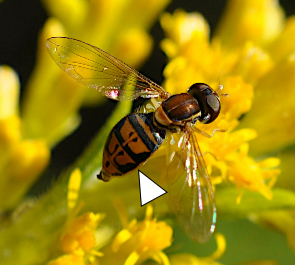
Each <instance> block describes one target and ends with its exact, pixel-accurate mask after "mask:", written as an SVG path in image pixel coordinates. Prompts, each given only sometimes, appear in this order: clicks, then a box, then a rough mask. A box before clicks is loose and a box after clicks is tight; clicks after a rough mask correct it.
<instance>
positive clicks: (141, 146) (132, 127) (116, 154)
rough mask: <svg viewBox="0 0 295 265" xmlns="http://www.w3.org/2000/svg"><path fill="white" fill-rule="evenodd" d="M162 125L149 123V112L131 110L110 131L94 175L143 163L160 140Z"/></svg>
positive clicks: (111, 173) (124, 170) (119, 172)
mask: <svg viewBox="0 0 295 265" xmlns="http://www.w3.org/2000/svg"><path fill="white" fill-rule="evenodd" d="M165 136H166V130H165V129H159V128H157V127H155V126H154V124H153V113H148V114H146V113H131V114H129V115H127V116H126V117H124V118H123V119H122V120H120V121H119V122H118V123H117V124H116V125H115V127H114V128H113V129H112V131H111V132H110V134H109V136H108V139H107V141H106V144H105V148H104V154H103V170H102V172H101V174H103V176H101V174H100V175H99V176H98V178H102V179H103V180H107V179H106V178H108V177H110V176H122V175H124V174H126V173H128V172H130V171H132V170H134V169H136V168H138V167H139V166H140V165H141V164H143V163H144V162H145V161H146V160H147V159H148V158H149V157H150V156H151V155H152V154H153V153H154V152H155V151H156V150H157V149H158V148H159V146H160V145H161V144H162V143H163V141H164V139H165Z"/></svg>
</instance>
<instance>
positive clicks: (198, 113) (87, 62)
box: [46, 37, 221, 242]
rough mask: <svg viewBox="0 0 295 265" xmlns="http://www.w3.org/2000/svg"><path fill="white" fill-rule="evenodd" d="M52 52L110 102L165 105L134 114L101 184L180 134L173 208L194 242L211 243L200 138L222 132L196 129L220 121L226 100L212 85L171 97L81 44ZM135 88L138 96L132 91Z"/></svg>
mask: <svg viewBox="0 0 295 265" xmlns="http://www.w3.org/2000/svg"><path fill="white" fill-rule="evenodd" d="M46 46H47V48H48V51H49V53H50V55H51V57H52V58H53V60H54V61H55V62H56V63H57V65H58V66H59V67H61V69H63V70H64V71H65V72H66V73H67V74H68V75H70V76H71V77H73V78H74V79H75V80H77V81H78V82H80V83H82V84H83V85H86V86H88V87H92V88H95V89H96V90H97V91H98V92H100V93H101V94H103V95H105V96H106V97H108V98H110V99H114V100H118V101H122V100H135V99H137V98H139V97H141V98H150V99H152V100H154V99H153V98H159V99H160V100H161V103H158V106H155V108H154V111H152V112H149V113H131V114H129V115H127V116H126V117H124V118H123V119H121V120H120V121H119V122H118V123H117V124H116V125H115V126H114V128H113V129H112V131H111V132H110V134H109V136H108V138H107V141H106V143H105V148H104V152H103V166H102V170H101V173H100V174H99V175H98V178H99V179H101V180H103V181H109V180H110V179H111V178H113V177H122V176H124V175H125V174H127V173H129V172H130V171H132V170H134V169H136V168H138V167H140V166H141V165H142V164H144V163H145V162H146V161H147V160H148V159H149V157H150V156H151V155H152V154H153V153H154V152H156V151H157V149H158V148H159V146H160V145H161V144H162V143H163V142H164V140H165V138H167V135H168V134H169V135H171V134H176V135H177V136H178V138H179V141H178V143H177V145H175V146H174V147H173V148H171V150H170V152H168V153H169V154H168V165H167V183H168V194H169V195H170V202H171V207H172V209H173V211H174V213H175V215H176V217H177V219H178V221H179V223H180V225H181V226H182V227H183V229H184V230H185V232H186V233H187V234H188V235H189V237H191V238H192V239H193V240H195V241H198V242H206V241H207V240H208V239H209V238H210V236H211V235H212V233H213V232H214V229H215V224H216V207H215V200H214V193H213V190H212V185H211V181H210V178H209V175H208V173H207V170H206V165H205V162H204V159H203V156H202V154H201V151H200V148H199V145H198V142H197V139H196V133H201V134H203V135H205V136H208V137H211V136H213V134H214V133H215V132H216V131H218V129H215V130H214V131H213V133H212V134H211V135H208V134H206V133H205V132H202V131H200V130H199V129H197V128H196V127H195V124H196V122H197V121H199V122H201V123H206V124H208V123H211V122H212V121H214V120H215V119H216V118H217V116H218V115H219V112H220V107H221V106H220V95H219V94H218V93H217V92H215V91H214V90H213V89H212V88H211V87H209V86H208V85H206V84H204V83H196V84H193V85H192V86H191V87H190V88H189V89H188V91H187V93H181V94H177V95H172V96H171V95H170V93H168V92H167V91H165V90H164V88H162V87H161V86H159V85H158V84H156V83H154V82H153V81H151V80H150V79H148V78H147V77H145V76H144V75H142V74H140V73H139V72H137V71H136V70H135V69H133V68H132V67H130V66H128V65H127V64H125V63H123V62H121V61H120V60H119V59H117V58H115V57H113V56H112V55H110V54H108V53H107V52H105V51H103V50H101V49H99V48H97V47H95V46H92V45H90V44H87V43H85V42H82V41H80V40H76V39H71V38H66V37H52V38H50V39H48V40H47V44H46ZM130 86H131V87H132V90H130V89H127V88H128V87H130ZM154 101H155V100H154ZM156 104H157V103H156ZM219 131H221V130H219ZM172 149H173V151H172Z"/></svg>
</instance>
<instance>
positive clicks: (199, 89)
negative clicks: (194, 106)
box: [187, 83, 212, 98]
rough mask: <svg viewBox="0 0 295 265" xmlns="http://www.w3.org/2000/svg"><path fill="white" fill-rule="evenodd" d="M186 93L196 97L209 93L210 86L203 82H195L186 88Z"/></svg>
mask: <svg viewBox="0 0 295 265" xmlns="http://www.w3.org/2000/svg"><path fill="white" fill-rule="evenodd" d="M187 93H189V94H191V95H192V96H193V97H195V98H197V97H198V96H202V95H204V94H205V95H206V94H207V95H209V94H211V93H212V88H211V87H210V86H208V85H207V84H204V83H195V84H193V85H192V86H191V87H190V88H189V89H188V91H187Z"/></svg>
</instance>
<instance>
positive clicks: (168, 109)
mask: <svg viewBox="0 0 295 265" xmlns="http://www.w3.org/2000/svg"><path fill="white" fill-rule="evenodd" d="M219 112H220V101H219V96H218V94H217V93H216V92H215V91H214V90H212V88H210V87H209V86H208V85H206V84H203V83H196V84H194V85H192V86H191V87H190V88H189V89H188V91H187V93H182V94H177V95H173V96H171V97H169V98H168V99H166V100H164V101H163V102H162V104H161V106H159V107H158V108H157V109H156V110H155V112H154V113H148V114H146V113H131V114H129V115H127V116H126V117H124V118H123V119H122V120H121V121H119V122H118V123H117V124H116V125H115V127H114V128H113V129H112V131H111V132H110V134H109V136H108V139H107V141H106V144H105V148H104V153H103V168H102V171H101V173H100V174H99V175H98V178H99V179H102V180H104V181H109V180H110V179H111V178H112V177H120V176H123V175H125V174H127V173H129V172H131V171H132V170H134V169H136V168H138V167H140V166H141V165H142V164H144V163H145V162H146V161H147V159H149V157H150V156H151V155H152V154H153V153H154V152H155V151H156V150H157V149H158V148H159V146H160V145H161V144H162V143H163V141H164V140H165V137H166V131H167V130H169V131H171V132H177V131H180V130H184V129H185V126H186V124H187V123H189V122H190V123H196V122H197V120H199V121H200V122H202V123H211V122H212V121H213V120H215V119H216V118H217V116H218V114H219Z"/></svg>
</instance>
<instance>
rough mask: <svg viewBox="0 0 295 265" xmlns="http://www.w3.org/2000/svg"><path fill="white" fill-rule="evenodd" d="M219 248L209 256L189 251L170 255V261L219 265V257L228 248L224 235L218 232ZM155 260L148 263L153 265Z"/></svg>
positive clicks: (192, 264) (180, 264)
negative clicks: (199, 255)
mask: <svg viewBox="0 0 295 265" xmlns="http://www.w3.org/2000/svg"><path fill="white" fill-rule="evenodd" d="M215 238H216V243H217V250H216V251H215V252H214V253H212V255H210V256H208V257H202V258H198V257H196V256H194V255H192V254H189V253H181V254H173V255H170V256H169V261H170V264H171V265H185V264H186V265H219V264H221V263H219V262H216V260H217V259H219V258H220V257H221V256H222V255H223V253H224V251H225V248H226V241H225V238H224V236H223V235H221V234H216V235H215ZM153 264H155V263H154V262H150V263H148V265H153Z"/></svg>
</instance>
